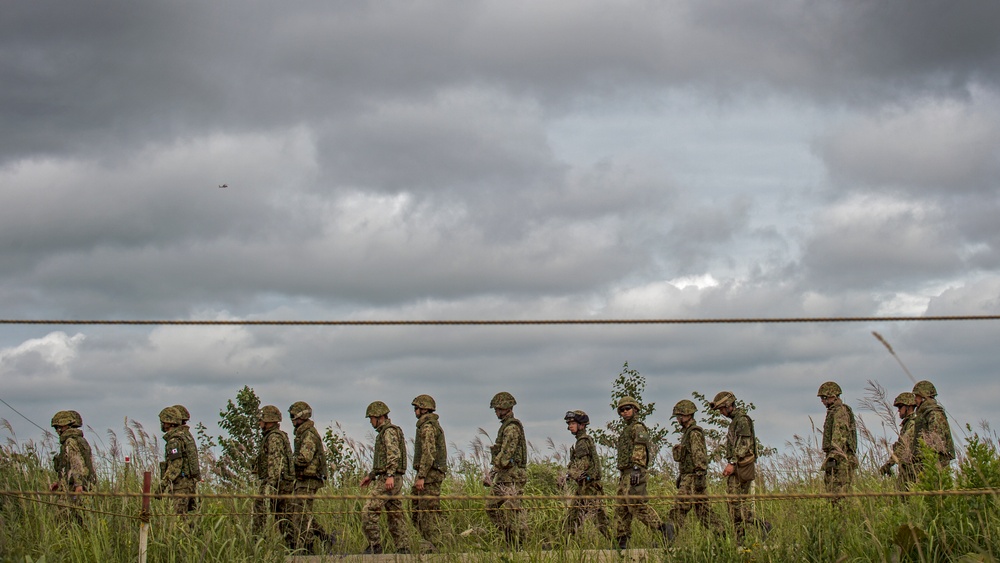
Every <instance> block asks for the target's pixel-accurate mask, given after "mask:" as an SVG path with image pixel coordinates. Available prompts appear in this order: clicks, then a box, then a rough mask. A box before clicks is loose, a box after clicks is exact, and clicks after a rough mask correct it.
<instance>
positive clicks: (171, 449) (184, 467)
mask: <svg viewBox="0 0 1000 563" xmlns="http://www.w3.org/2000/svg"><path fill="white" fill-rule="evenodd" d="M163 442H164V448H163V452H164V453H163V459H164V461H163V463H161V464H160V480H161V481H162V482H163V486H164V487H166V486H168V485H171V484H173V483H176V482H177V481H178V480H179V479H181V478H187V479H191V478H193V477H192V472H193V470H192V466H194V465H197V463H198V461H197V460H193V459H190V458H189V457H188V456H187V448H185V447H184V444H185V441H184V430H183V429H182V428H181V427H180V426H175V427H174V428H171V429H170V430H168V431H167V432H166V433H164V434H163Z"/></svg>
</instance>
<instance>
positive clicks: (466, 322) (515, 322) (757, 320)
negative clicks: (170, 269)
mask: <svg viewBox="0 0 1000 563" xmlns="http://www.w3.org/2000/svg"><path fill="white" fill-rule="evenodd" d="M995 320H1000V315H932V316H921V317H915V316H892V317H750V318H694V319H494V320H489V319H483V320H476V319H436V320H435V319H431V320H401V319H389V320H311V321H310V320H260V319H258V320H247V319H244V320H237V319H229V320H182V319H0V324H7V325H137V326H149V325H166V326H523V325H649V324H766V323H786V324H787V323H858V322H912V321H995Z"/></svg>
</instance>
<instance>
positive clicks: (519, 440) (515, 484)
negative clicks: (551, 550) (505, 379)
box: [484, 391, 528, 547]
mask: <svg viewBox="0 0 1000 563" xmlns="http://www.w3.org/2000/svg"><path fill="white" fill-rule="evenodd" d="M516 404H517V401H515V400H514V396H513V395H511V394H510V393H508V392H506V391H501V392H500V393H497V394H496V395H494V396H493V399H492V400H490V408H492V409H493V412H494V414H496V417H497V419H498V420H500V429H499V430H498V431H497V438H496V441H495V442H494V443H493V445H492V446H490V453H491V454H492V458H491V462H490V463H491V466H492V468H491V469H490V473H489V476H488V477H487V479H486V481H485V482H484V484H485V485H486V486H488V487H491V489H490V496H492V497H495V498H490V499H487V501H486V514H487V515H488V516H489V518H490V520H492V521H493V523H494V524H495V525H496V527H497V528H499V529H500V531H501V532H503V535H504V538H505V539H506V540H507V543H509V544H510V545H512V546H514V547H519V546H520V545H521V544H522V543H523V542H524V540H525V539H526V538H527V536H528V521H527V519H526V517H525V514H524V511H523V510H522V509H521V499H520V497H521V496H522V495H523V494H524V485H525V484H526V483H527V482H528V469H527V467H528V442H527V440H525V438H524V426H522V425H521V421H520V420H518V419H516V418H514V405H516Z"/></svg>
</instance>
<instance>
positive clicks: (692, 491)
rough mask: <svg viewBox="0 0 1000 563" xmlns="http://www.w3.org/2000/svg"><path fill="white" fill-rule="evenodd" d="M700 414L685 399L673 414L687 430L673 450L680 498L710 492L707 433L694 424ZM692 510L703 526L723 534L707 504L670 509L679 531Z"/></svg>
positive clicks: (691, 503) (679, 503)
mask: <svg viewBox="0 0 1000 563" xmlns="http://www.w3.org/2000/svg"><path fill="white" fill-rule="evenodd" d="M697 410H698V409H697V407H695V404H694V403H693V402H691V401H689V400H687V399H684V400H681V401H679V402H678V403H677V404H676V405H674V410H673V413H672V414H671V417H676V418H677V422H678V423H679V424H680V425H681V428H682V429H683V430H682V433H681V441H680V443H679V444H676V445H675V446H674V448H673V456H674V461H676V462H677V470H678V471H677V473H678V475H677V494H679V495H703V494H705V492H706V489H707V485H706V483H705V474H706V473H707V472H708V449H707V448H706V447H705V432H704V431H703V430H702V429H701V427H700V426H698V423H697V422H695V420H694V413H695V412H697ZM692 508H693V509H694V513H695V515H696V516H698V520H700V521H701V524H702V526H705V528H707V529H709V530H712V531H714V532H722V530H723V525H722V521H721V520H720V519H719V517H718V516H717V515H716V514H715V512H712V510H711V508H710V507H709V505H708V502H707V501H704V500H694V501H686V500H678V501H677V502H676V503H675V504H674V507H673V508H671V509H670V514H669V515H668V518H669V519H670V521H671V522H672V523H673V524H674V526H675V527H677V528H680V527H682V526H683V525H684V523H685V521H686V520H687V514H688V512H690V511H691V509H692Z"/></svg>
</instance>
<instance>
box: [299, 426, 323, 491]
mask: <svg viewBox="0 0 1000 563" xmlns="http://www.w3.org/2000/svg"><path fill="white" fill-rule="evenodd" d="M292 466H293V467H294V468H295V478H296V479H326V451H325V450H324V449H323V440H322V438H320V437H319V431H317V430H316V424H315V423H314V422H313V421H311V420H307V421H305V422H303V423H302V424H300V425H298V426H297V427H296V428H295V453H294V454H293V457H292Z"/></svg>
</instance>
